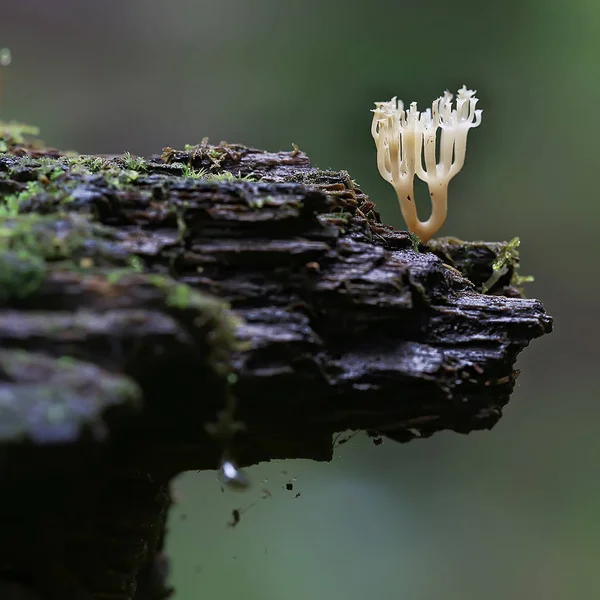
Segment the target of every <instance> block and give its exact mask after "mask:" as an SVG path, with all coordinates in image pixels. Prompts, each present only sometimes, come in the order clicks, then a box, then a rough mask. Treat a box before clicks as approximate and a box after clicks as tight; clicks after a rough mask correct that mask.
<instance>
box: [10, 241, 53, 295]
mask: <svg viewBox="0 0 600 600" xmlns="http://www.w3.org/2000/svg"><path fill="white" fill-rule="evenodd" d="M46 272H47V269H46V261H44V259H43V258H41V257H40V256H39V255H36V254H32V253H31V252H28V251H27V250H25V249H19V250H2V251H0V304H6V303H8V302H10V301H11V300H13V299H18V300H21V299H23V298H26V297H27V296H29V295H31V294H33V293H35V292H36V291H37V290H38V289H39V287H40V285H41V284H42V282H43V281H44V279H45V278H46Z"/></svg>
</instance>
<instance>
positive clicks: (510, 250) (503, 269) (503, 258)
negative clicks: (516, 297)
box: [481, 237, 533, 294]
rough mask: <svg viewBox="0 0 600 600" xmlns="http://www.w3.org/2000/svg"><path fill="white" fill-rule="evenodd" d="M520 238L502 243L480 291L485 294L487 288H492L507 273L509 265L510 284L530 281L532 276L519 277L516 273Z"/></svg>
mask: <svg viewBox="0 0 600 600" xmlns="http://www.w3.org/2000/svg"><path fill="white" fill-rule="evenodd" d="M520 244H521V240H520V239H519V238H518V237H514V238H513V239H512V240H510V241H509V242H507V243H506V244H503V245H502V246H501V247H500V249H499V251H498V254H497V257H496V260H494V262H493V263H492V275H491V276H490V278H489V279H488V280H487V281H486V282H485V283H484V284H483V285H482V287H481V292H482V293H483V294H485V293H486V292H487V291H488V290H490V289H492V287H494V285H495V284H496V283H497V282H498V280H499V279H500V278H501V277H502V276H503V275H505V274H506V273H508V270H509V268H510V267H513V269H514V274H513V277H512V280H511V285H513V282H515V284H516V287H518V286H519V285H520V284H521V283H523V282H525V281H531V280H532V279H533V278H530V277H523V278H521V277H520V276H519V275H518V274H517V271H518V265H519V246H520Z"/></svg>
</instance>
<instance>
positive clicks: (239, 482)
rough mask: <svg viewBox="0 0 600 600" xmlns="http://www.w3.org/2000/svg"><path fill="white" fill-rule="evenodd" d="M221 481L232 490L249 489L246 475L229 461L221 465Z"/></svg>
mask: <svg viewBox="0 0 600 600" xmlns="http://www.w3.org/2000/svg"><path fill="white" fill-rule="evenodd" d="M221 479H222V480H223V483H224V484H225V485H226V486H227V487H228V488H230V489H232V490H245V489H247V488H248V487H250V480H249V479H248V477H247V475H246V474H245V473H244V471H242V470H241V469H238V468H237V466H236V465H235V464H234V463H233V462H232V461H230V460H224V461H223V462H222V463H221Z"/></svg>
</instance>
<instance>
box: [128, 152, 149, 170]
mask: <svg viewBox="0 0 600 600" xmlns="http://www.w3.org/2000/svg"><path fill="white" fill-rule="evenodd" d="M122 160H123V163H124V165H125V167H126V168H127V169H129V170H130V171H147V170H148V166H147V165H146V161H145V160H144V159H143V158H142V157H141V156H135V157H134V156H131V153H130V152H125V153H124V154H123V159H122Z"/></svg>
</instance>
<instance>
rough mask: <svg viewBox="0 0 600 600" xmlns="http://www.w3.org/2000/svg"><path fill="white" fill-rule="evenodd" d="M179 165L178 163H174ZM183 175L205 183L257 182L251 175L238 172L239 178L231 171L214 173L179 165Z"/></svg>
mask: <svg viewBox="0 0 600 600" xmlns="http://www.w3.org/2000/svg"><path fill="white" fill-rule="evenodd" d="M173 164H176V165H177V164H178V163H173ZM179 166H180V167H181V175H182V177H185V178H187V179H201V180H203V181H256V179H253V178H252V177H250V176H249V175H242V174H241V173H239V172H238V174H237V176H236V175H234V174H233V173H231V172H230V171H220V172H218V173H212V172H211V171H209V170H208V169H194V168H193V167H191V166H190V165H186V164H183V163H179Z"/></svg>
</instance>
